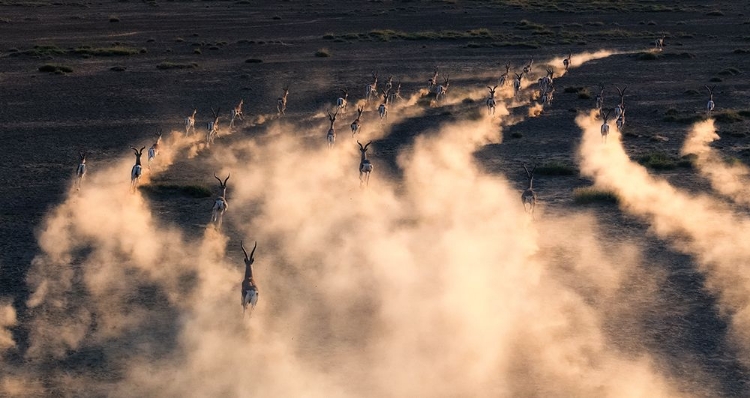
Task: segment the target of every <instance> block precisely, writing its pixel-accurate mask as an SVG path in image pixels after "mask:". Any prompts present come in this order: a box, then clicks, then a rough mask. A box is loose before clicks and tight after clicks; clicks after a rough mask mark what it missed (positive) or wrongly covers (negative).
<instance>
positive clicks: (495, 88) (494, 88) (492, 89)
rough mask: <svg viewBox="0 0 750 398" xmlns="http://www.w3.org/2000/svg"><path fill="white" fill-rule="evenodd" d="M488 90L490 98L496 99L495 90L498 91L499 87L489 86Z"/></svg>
mask: <svg viewBox="0 0 750 398" xmlns="http://www.w3.org/2000/svg"><path fill="white" fill-rule="evenodd" d="M487 89H488V90H490V98H495V90H497V86H495V87H490V86H487Z"/></svg>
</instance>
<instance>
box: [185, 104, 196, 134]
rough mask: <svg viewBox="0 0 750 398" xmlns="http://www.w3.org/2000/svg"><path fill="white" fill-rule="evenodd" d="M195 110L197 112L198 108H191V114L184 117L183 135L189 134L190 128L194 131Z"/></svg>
mask: <svg viewBox="0 0 750 398" xmlns="http://www.w3.org/2000/svg"><path fill="white" fill-rule="evenodd" d="M196 112H198V110H197V109H193V114H192V115H190V116H188V117H186V118H185V136H189V135H190V130H191V129H192V130H193V132H194V133H195V113H196Z"/></svg>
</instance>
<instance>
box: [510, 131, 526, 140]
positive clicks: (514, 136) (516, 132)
mask: <svg viewBox="0 0 750 398" xmlns="http://www.w3.org/2000/svg"><path fill="white" fill-rule="evenodd" d="M510 138H523V134H521V133H519V132H518V131H514V132H513V133H511V134H510Z"/></svg>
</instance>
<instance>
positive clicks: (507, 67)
mask: <svg viewBox="0 0 750 398" xmlns="http://www.w3.org/2000/svg"><path fill="white" fill-rule="evenodd" d="M509 74H510V63H507V64H505V73H503V74H502V75H500V80H499V81H498V82H497V85H498V86H500V87H505V82H506V81H507V80H508V75H509Z"/></svg>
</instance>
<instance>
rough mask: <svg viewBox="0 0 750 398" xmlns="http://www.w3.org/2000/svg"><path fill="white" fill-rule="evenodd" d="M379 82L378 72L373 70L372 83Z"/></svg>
mask: <svg viewBox="0 0 750 398" xmlns="http://www.w3.org/2000/svg"><path fill="white" fill-rule="evenodd" d="M377 82H378V72H377V71H375V72H372V84H376V83H377Z"/></svg>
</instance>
